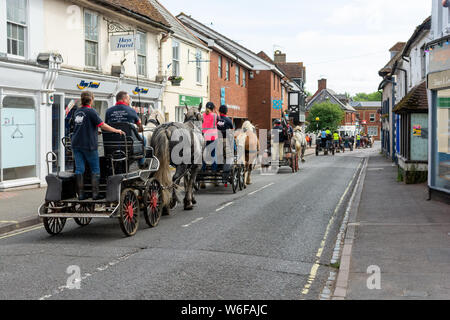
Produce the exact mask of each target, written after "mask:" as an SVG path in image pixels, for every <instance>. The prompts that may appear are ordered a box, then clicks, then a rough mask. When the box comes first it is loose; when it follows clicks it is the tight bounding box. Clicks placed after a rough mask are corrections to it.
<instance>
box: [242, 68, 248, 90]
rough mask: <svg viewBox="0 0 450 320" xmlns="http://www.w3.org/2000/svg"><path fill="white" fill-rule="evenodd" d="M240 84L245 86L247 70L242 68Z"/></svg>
mask: <svg viewBox="0 0 450 320" xmlns="http://www.w3.org/2000/svg"><path fill="white" fill-rule="evenodd" d="M242 86H243V87H244V88H245V87H246V86H247V71H245V69H244V70H242Z"/></svg>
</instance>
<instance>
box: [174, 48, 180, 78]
mask: <svg viewBox="0 0 450 320" xmlns="http://www.w3.org/2000/svg"><path fill="white" fill-rule="evenodd" d="M172 75H173V76H176V77H178V76H179V75H180V43H179V42H177V41H175V40H172Z"/></svg>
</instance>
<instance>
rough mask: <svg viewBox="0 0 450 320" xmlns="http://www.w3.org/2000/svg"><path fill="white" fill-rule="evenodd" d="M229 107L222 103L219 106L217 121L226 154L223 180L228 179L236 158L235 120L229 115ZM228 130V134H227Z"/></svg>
mask: <svg viewBox="0 0 450 320" xmlns="http://www.w3.org/2000/svg"><path fill="white" fill-rule="evenodd" d="M227 113H228V107H227V106H226V105H222V106H220V108H219V114H220V117H219V121H218V122H217V129H218V130H219V131H220V132H221V133H222V141H223V150H224V155H225V161H224V166H223V182H224V183H226V182H227V181H228V177H229V175H230V172H231V164H232V163H233V160H234V152H233V151H234V134H233V129H234V125H233V121H231V119H230V118H228V116H227ZM227 130H229V131H228V136H227Z"/></svg>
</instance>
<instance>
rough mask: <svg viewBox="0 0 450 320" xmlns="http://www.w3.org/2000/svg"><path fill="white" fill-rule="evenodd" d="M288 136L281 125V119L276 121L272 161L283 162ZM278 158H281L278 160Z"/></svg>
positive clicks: (273, 134)
mask: <svg viewBox="0 0 450 320" xmlns="http://www.w3.org/2000/svg"><path fill="white" fill-rule="evenodd" d="M286 138H287V137H286V134H285V131H284V130H283V127H282V125H281V121H280V120H279V119H277V120H275V123H274V127H273V130H272V141H273V148H272V160H273V161H281V160H282V159H283V155H284V143H285V141H286ZM277 157H279V158H278V159H277Z"/></svg>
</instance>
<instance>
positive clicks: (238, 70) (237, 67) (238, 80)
mask: <svg viewBox="0 0 450 320" xmlns="http://www.w3.org/2000/svg"><path fill="white" fill-rule="evenodd" d="M240 73H241V72H240V69H239V66H238V65H236V84H240V83H241V74H240Z"/></svg>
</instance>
